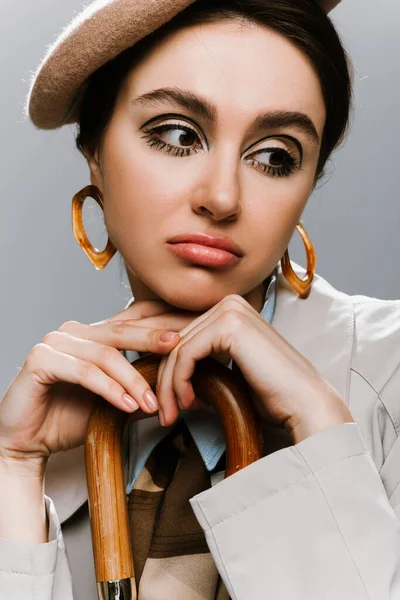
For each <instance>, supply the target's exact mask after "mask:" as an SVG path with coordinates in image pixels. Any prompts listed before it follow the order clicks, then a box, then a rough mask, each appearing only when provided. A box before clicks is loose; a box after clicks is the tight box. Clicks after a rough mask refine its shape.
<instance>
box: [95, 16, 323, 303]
mask: <svg viewBox="0 0 400 600" xmlns="http://www.w3.org/2000/svg"><path fill="white" fill-rule="evenodd" d="M238 48H240V52H238V51H237V49H238ZM182 56H184V57H185V61H182ZM272 56H273V57H274V59H273V60H266V58H265V57H272ZM194 74H195V76H194ZM261 74H262V77H261ZM221 83H223V85H221ZM174 86H175V87H178V88H181V89H185V90H190V91H192V92H194V93H197V94H200V95H202V96H205V97H206V98H207V99H209V100H211V101H212V102H213V103H214V104H215V106H216V109H217V118H218V121H217V126H216V127H215V128H211V127H210V126H209V125H208V124H207V123H206V122H205V121H204V120H202V119H201V118H199V117H198V116H197V115H195V114H192V113H190V112H189V111H188V110H184V109H182V108H181V107H180V106H178V105H176V104H174V103H172V102H166V103H164V105H162V106H159V107H152V106H150V105H147V106H140V105H135V104H132V101H133V100H134V99H135V98H136V97H137V96H139V95H141V94H143V93H145V92H149V91H150V90H152V89H156V88H160V87H174ZM268 110H287V111H301V112H304V113H305V114H307V115H308V116H309V118H310V119H311V120H312V122H313V123H314V125H315V128H316V130H317V132H318V134H319V136H320V137H321V135H322V132H323V127H324V123H325V106H324V102H323V98H322V95H321V89H320V84H319V80H318V78H317V76H316V74H315V73H314V71H313V69H312V68H311V67H310V66H309V64H308V63H307V62H306V60H305V59H304V57H303V56H302V54H301V53H300V52H299V51H298V50H297V49H296V48H295V47H294V46H292V45H291V44H289V43H288V42H287V41H286V40H284V39H283V38H282V37H280V36H279V35H277V34H276V33H274V32H272V31H269V30H266V29H265V28H261V27H258V26H253V25H252V26H245V27H242V26H241V25H239V24H237V23H230V22H222V23H221V22H219V23H215V24H207V25H201V26H197V27H193V28H187V29H184V30H182V31H180V32H178V33H176V34H173V35H171V36H170V37H168V38H167V39H166V40H165V41H164V42H163V43H162V44H160V45H158V46H157V47H156V48H155V49H154V50H153V51H152V52H151V53H150V54H149V55H148V56H147V58H146V60H145V61H142V62H141V63H140V64H139V65H138V66H137V67H136V68H134V69H133V70H132V72H131V73H130V75H129V76H128V77H127V79H126V81H125V85H124V86H123V89H122V90H121V92H120V95H119V98H118V102H117V105H116V107H115V111H114V114H113V117H112V119H111V123H110V125H109V127H108V129H107V132H106V134H105V136H104V140H103V146H102V150H101V154H100V153H99V152H97V153H96V154H95V156H94V157H89V160H88V162H89V167H90V171H91V181H92V183H93V184H94V185H96V186H97V187H99V189H100V190H101V191H102V193H103V196H104V199H105V208H104V220H105V225H106V228H107V231H108V234H109V236H110V238H111V240H112V241H113V243H114V245H115V246H116V248H117V249H118V250H119V252H120V253H121V255H122V256H123V257H124V260H125V264H126V268H127V273H128V278H129V282H130V285H131V288H132V293H133V295H134V296H135V298H136V299H137V300H149V299H159V298H162V299H163V300H165V301H167V302H169V303H170V304H172V305H173V306H176V307H178V308H181V309H185V310H192V311H206V310H208V309H210V308H211V307H212V306H214V305H215V304H216V303H217V302H219V301H220V300H221V299H222V298H223V297H225V296H227V295H228V294H231V293H236V294H239V295H240V296H242V297H243V298H244V299H245V300H247V301H248V302H249V303H250V304H251V305H252V306H253V307H254V308H256V310H259V311H260V310H261V308H262V300H263V293H262V285H261V283H262V281H263V280H264V279H265V278H266V277H267V276H268V275H269V274H270V273H271V272H272V271H273V269H274V268H275V266H276V264H277V262H278V261H279V260H280V258H281V257H282V256H283V254H284V252H285V249H286V248H287V246H288V243H289V240H290V238H291V236H292V234H293V231H294V228H295V226H296V224H297V223H298V221H299V219H300V217H301V214H302V212H303V210H304V207H305V205H306V202H307V199H308V197H309V195H310V193H311V191H312V189H313V186H314V181H315V170H316V165H317V161H318V155H319V144H316V143H315V141H314V140H312V139H310V137H308V136H307V135H306V134H305V133H304V132H301V131H299V130H298V129H296V128H295V127H284V128H279V129H271V128H270V129H263V130H261V129H258V130H253V131H252V132H251V133H247V129H248V127H249V126H250V124H251V123H252V121H253V120H254V119H255V118H256V116H257V115H258V114H259V113H261V112H266V111H268ZM167 113H175V114H176V115H177V117H176V118H171V117H170V118H163V117H162V115H163V114H164V115H165V114H167ZM154 117H159V118H158V119H157V120H156V121H155V123H154V124H152V125H151V127H154V126H156V125H159V124H164V123H183V124H188V125H189V126H192V127H193V121H194V122H195V123H196V124H197V126H195V130H196V133H198V137H199V139H196V137H195V138H194V139H193V137H192V136H191V137H190V138H188V137H186V138H185V137H184V138H183V141H184V144H186V146H188V145H191V146H192V147H193V146H195V147H200V148H201V149H202V151H201V152H198V153H195V152H194V153H193V154H192V155H191V156H182V157H181V156H173V155H172V154H167V153H165V152H164V151H163V150H157V149H154V148H149V146H148V145H147V144H146V141H145V140H144V139H143V138H142V137H141V136H142V135H143V130H142V129H141V128H142V127H143V125H144V124H145V123H146V122H147V121H148V120H149V119H153V118H154ZM188 118H191V119H192V120H193V121H192V122H191V121H189V120H188ZM182 134H183V135H184V132H183V131H181V130H180V129H176V130H175V131H169V132H166V133H163V134H162V139H163V140H164V141H167V142H170V143H176V142H177V141H178V142H179V136H180V135H182ZM278 134H285V135H291V136H293V137H295V138H296V139H297V140H299V141H300V143H301V145H302V147H303V152H304V158H303V164H302V170H299V171H297V172H295V173H293V174H292V175H291V176H289V177H287V178H284V177H282V178H279V177H272V176H271V175H268V174H267V173H263V172H262V170H261V169H260V168H257V167H256V166H253V165H252V164H251V162H250V158H249V157H250V156H251V158H253V159H257V160H260V161H262V162H264V164H268V155H267V154H266V153H262V152H260V151H261V150H263V149H265V148H268V147H271V145H272V146H278V147H281V148H283V149H289V150H292V152H293V154H294V155H295V156H296V157H297V156H298V151H297V149H296V148H295V145H294V144H293V142H289V141H288V140H285V139H283V138H279V137H278ZM207 146H208V148H207ZM180 147H182V144H180ZM256 152H258V154H257V155H256ZM127 223H129V227H127V226H126V224H127ZM187 231H206V232H208V233H214V234H217V235H218V234H219V235H227V236H229V237H230V238H232V239H233V240H234V241H236V242H237V243H238V244H239V245H240V246H241V247H242V248H243V250H244V253H245V255H244V256H243V257H242V259H241V261H240V263H239V264H238V265H237V266H235V267H233V268H230V269H224V270H217V269H210V268H206V267H201V268H199V267H198V266H193V265H191V264H189V263H186V264H184V263H183V262H182V260H181V259H178V258H177V257H175V256H173V255H171V254H170V252H169V251H167V249H166V241H167V240H168V239H169V238H171V237H172V236H174V235H177V234H178V233H181V232H187ZM249 232H251V235H249ZM160 273H162V274H163V276H162V277H160ZM183 281H184V282H185V285H184V286H183V285H182V282H183Z"/></svg>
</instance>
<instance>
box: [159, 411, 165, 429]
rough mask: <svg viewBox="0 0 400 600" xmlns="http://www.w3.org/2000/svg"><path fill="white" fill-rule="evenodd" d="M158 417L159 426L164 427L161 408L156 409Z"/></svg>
mask: <svg viewBox="0 0 400 600" xmlns="http://www.w3.org/2000/svg"><path fill="white" fill-rule="evenodd" d="M158 419H159V421H160V425H161V427H164V423H165V420H164V415H163V412H162V410H161V408H160V410H159V411H158Z"/></svg>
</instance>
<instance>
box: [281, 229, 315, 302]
mask: <svg viewBox="0 0 400 600" xmlns="http://www.w3.org/2000/svg"><path fill="white" fill-rule="evenodd" d="M296 229H297V231H298V232H299V233H300V235H301V238H302V240H303V243H304V246H305V248H306V253H307V273H306V277H305V279H301V278H300V277H298V276H297V275H296V273H295V272H294V270H293V267H292V264H291V262H290V258H289V251H288V250H286V252H285V254H284V255H283V257H282V259H281V265H282V273H283V275H284V277H285V279H286V280H287V281H288V283H289V284H290V285H291V286H292V288H293V289H294V290H295V291H296V292H297V293H298V295H299V296H300V298H303V299H305V298H308V296H309V295H310V292H311V285H312V281H313V279H314V275H315V267H316V265H317V255H316V253H315V249H314V246H313V245H312V243H311V240H310V238H309V237H308V235H307V233H306V230H305V229H304V227H303V225H302V224H301V223H298V224H297V225H296Z"/></svg>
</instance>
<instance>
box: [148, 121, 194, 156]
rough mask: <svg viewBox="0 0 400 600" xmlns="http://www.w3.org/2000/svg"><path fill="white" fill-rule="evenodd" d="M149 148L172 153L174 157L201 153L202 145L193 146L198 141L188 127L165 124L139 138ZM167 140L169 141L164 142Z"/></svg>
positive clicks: (177, 124)
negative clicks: (143, 140) (144, 141)
mask: <svg viewBox="0 0 400 600" xmlns="http://www.w3.org/2000/svg"><path fill="white" fill-rule="evenodd" d="M141 137H142V138H144V139H145V140H146V144H147V145H148V146H150V148H156V150H162V151H163V152H167V153H172V154H173V155H174V156H190V155H191V154H196V153H198V152H201V151H202V145H201V143H200V145H197V146H195V145H194V144H195V142H196V140H198V141H200V138H199V135H198V134H197V132H196V131H195V130H194V129H193V128H192V127H189V126H188V125H183V124H179V123H166V124H164V125H159V126H157V127H153V128H152V129H149V130H145V131H144V135H143V136H141ZM165 139H169V141H165Z"/></svg>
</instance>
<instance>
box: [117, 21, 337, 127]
mask: <svg viewBox="0 0 400 600" xmlns="http://www.w3.org/2000/svg"><path fill="white" fill-rule="evenodd" d="M175 85H176V86H177V87H181V88H184V89H189V90H191V91H192V92H194V93H198V94H199V95H202V96H205V97H207V98H208V99H209V100H210V101H211V102H212V103H213V104H214V105H215V106H216V109H217V117H218V121H219V122H223V120H224V116H226V118H229V119H230V121H231V120H232V117H234V118H237V119H239V121H240V119H242V118H243V119H246V118H247V117H249V116H253V115H254V114H257V113H258V112H260V111H261V110H287V111H300V112H304V113H305V114H307V115H308V116H309V117H310V118H311V119H312V121H313V122H314V124H315V126H316V128H317V130H318V131H319V132H322V129H323V125H324V122H325V107H324V101H323V97H322V91H321V86H320V83H319V79H318V76H317V74H316V72H315V71H314V69H313V67H312V66H311V64H310V63H309V62H308V60H307V58H306V57H305V56H304V55H303V53H302V52H301V51H300V50H298V49H297V48H296V47H295V46H294V45H293V44H291V43H290V42H289V41H288V40H286V39H285V38H284V37H282V36H281V35H279V34H278V33H276V32H274V31H272V30H270V29H267V28H265V27H261V26H258V25H252V24H251V25H248V24H246V25H242V24H240V23H237V22H230V21H219V22H217V23H207V24H201V25H196V26H191V27H187V28H185V29H182V30H179V31H177V32H175V33H173V34H170V35H169V36H168V37H167V38H165V39H164V40H163V41H162V42H161V43H158V44H156V46H155V47H154V48H153V49H152V50H151V51H150V52H149V53H148V54H147V55H146V57H145V59H144V60H143V61H141V62H140V63H139V64H138V65H136V67H135V68H134V69H133V70H132V72H131V73H130V74H129V76H128V77H127V79H126V81H125V85H124V90H125V91H126V92H128V96H129V98H131V99H132V97H133V96H136V95H140V94H143V93H146V92H149V91H151V90H152V89H155V88H158V87H171V86H175ZM231 122H232V121H231Z"/></svg>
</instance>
